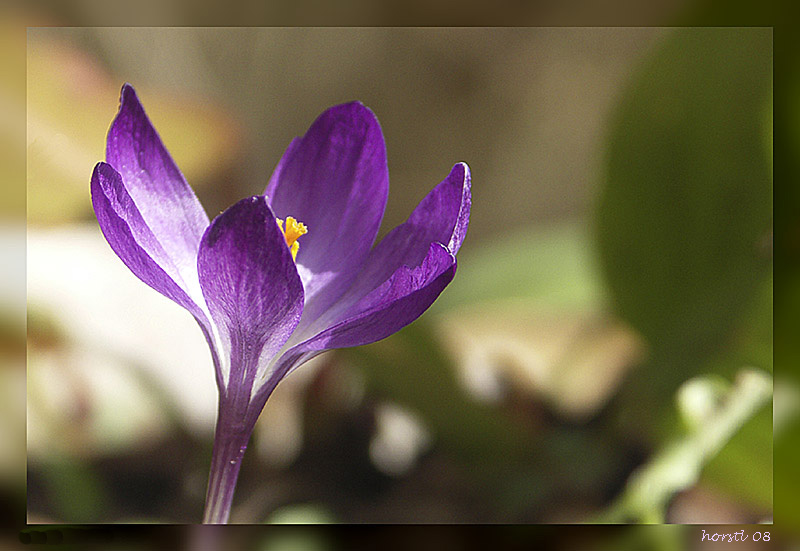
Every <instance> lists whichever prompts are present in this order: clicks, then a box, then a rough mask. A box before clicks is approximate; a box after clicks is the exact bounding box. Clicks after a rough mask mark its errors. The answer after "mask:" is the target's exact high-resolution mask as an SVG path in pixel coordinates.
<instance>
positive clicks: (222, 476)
mask: <svg viewBox="0 0 800 551" xmlns="http://www.w3.org/2000/svg"><path fill="white" fill-rule="evenodd" d="M227 425H228V424H227V423H226V422H225V419H224V418H223V417H222V416H220V418H219V420H218V421H217V428H216V434H215V436H214V451H213V452H212V454H211V470H210V472H209V475H208V490H207V491H206V509H205V513H204V514H203V523H205V524H226V523H227V522H228V516H229V515H230V512H231V503H232V502H233V492H234V490H235V489H236V480H237V478H238V477H239V468H240V467H241V465H242V458H243V457H244V452H245V450H246V449H247V441H248V440H249V439H250V433H251V432H252V431H251V430H241V429H239V430H236V429H232V428H231V427H229V426H227Z"/></svg>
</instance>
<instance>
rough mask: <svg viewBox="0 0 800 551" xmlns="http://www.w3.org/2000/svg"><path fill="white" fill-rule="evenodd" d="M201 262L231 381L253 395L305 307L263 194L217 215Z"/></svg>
mask: <svg viewBox="0 0 800 551" xmlns="http://www.w3.org/2000/svg"><path fill="white" fill-rule="evenodd" d="M197 267H198V271H199V274H200V286H201V287H202V289H203V295H204V296H205V299H206V303H207V304H208V308H209V310H210V312H211V317H212V319H213V320H214V322H215V324H216V325H217V327H218V328H219V332H220V339H221V343H222V347H223V349H225V352H227V354H226V357H227V358H230V366H229V376H228V385H226V386H228V388H230V385H231V384H237V385H239V386H244V387H246V388H247V389H248V390H247V395H248V397H249V388H250V386H251V385H252V383H253V380H254V378H255V376H256V373H257V371H258V369H259V366H260V365H264V364H265V363H266V362H268V361H269V360H270V359H272V356H274V355H275V353H277V351H278V350H279V349H280V348H281V346H283V344H284V343H285V342H286V340H287V339H288V338H289V336H290V335H291V333H292V331H293V330H294V328H295V327H296V325H297V322H298V321H299V320H300V315H301V313H302V311H303V285H302V283H301V281H300V277H299V276H298V274H297V269H296V268H295V265H294V262H293V260H292V255H291V253H290V252H289V248H288V247H287V246H286V241H285V239H284V236H283V233H282V232H281V231H280V228H279V227H278V224H277V222H276V220H275V217H274V215H273V214H272V211H271V210H270V208H269V207H268V206H267V203H266V200H265V199H264V197H263V196H258V197H251V198H249V199H243V200H241V201H239V202H238V203H236V204H235V205H233V206H232V207H230V208H229V209H227V210H226V211H225V212H223V213H222V214H220V215H219V216H217V217H216V218H215V219H214V221H213V222H212V223H211V225H210V226H209V227H208V230H206V232H205V234H204V235H203V239H202V241H201V243H200V252H199V255H198V261H197ZM259 358H261V360H259ZM235 390H236V391H238V390H240V389H239V388H237V389H235Z"/></svg>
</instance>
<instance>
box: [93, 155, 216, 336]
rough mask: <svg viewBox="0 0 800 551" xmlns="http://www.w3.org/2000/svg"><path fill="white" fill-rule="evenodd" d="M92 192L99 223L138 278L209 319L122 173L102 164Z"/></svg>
mask: <svg viewBox="0 0 800 551" xmlns="http://www.w3.org/2000/svg"><path fill="white" fill-rule="evenodd" d="M91 190H92V205H93V206H94V211H95V214H96V215H97V222H98V224H99V225H100V229H101V230H102V232H103V235H104V236H105V238H106V240H107V241H108V244H109V245H111V248H112V249H113V250H114V252H115V253H117V256H119V257H120V259H122V261H123V262H124V263H125V265H126V266H127V267H128V268H129V269H130V270H131V271H132V272H133V273H134V274H135V275H136V277H138V278H139V279H141V280H142V281H144V282H145V283H147V284H148V285H149V286H150V287H152V288H153V289H155V290H156V291H158V292H159V293H161V294H163V295H164V296H166V297H167V298H169V299H171V300H173V301H175V302H177V303H178V304H180V305H181V306H183V307H184V308H186V309H187V310H189V311H190V312H191V313H192V314H193V315H194V316H195V317H198V318H202V319H203V320H205V319H206V317H205V315H204V314H203V312H202V310H201V309H200V308H199V307H198V305H197V304H196V303H195V300H193V299H192V298H190V296H189V293H190V287H189V285H187V284H186V282H185V281H183V279H182V278H181V274H180V272H179V270H178V267H177V266H176V265H175V263H174V262H173V260H172V258H171V257H170V256H169V255H168V254H167V252H166V251H165V250H164V248H163V247H162V245H161V243H160V242H159V240H158V239H157V238H156V236H155V235H154V234H153V232H152V231H151V230H150V227H149V226H148V225H147V224H146V223H145V221H144V219H143V217H142V215H141V213H140V212H139V209H138V208H137V205H136V204H135V203H134V202H133V199H132V198H131V196H130V194H129V193H128V190H127V189H126V188H125V186H124V184H123V182H122V177H121V176H120V175H119V173H118V172H117V171H116V170H114V168H113V167H112V166H111V165H108V164H106V163H98V164H97V166H95V168H94V172H92V182H91ZM206 323H207V322H206Z"/></svg>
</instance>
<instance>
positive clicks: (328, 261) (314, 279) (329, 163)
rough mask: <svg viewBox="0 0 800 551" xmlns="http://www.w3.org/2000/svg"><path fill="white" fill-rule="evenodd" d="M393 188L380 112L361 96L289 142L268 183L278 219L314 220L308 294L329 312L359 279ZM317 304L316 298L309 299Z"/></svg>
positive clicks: (306, 247) (305, 254)
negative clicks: (319, 295) (360, 100)
mask: <svg viewBox="0 0 800 551" xmlns="http://www.w3.org/2000/svg"><path fill="white" fill-rule="evenodd" d="M388 190H389V175H388V169H387V165H386V147H385V144H384V141H383V134H382V133H381V128H380V125H379V124H378V121H377V119H376V118H375V115H374V114H373V113H372V112H371V111H370V110H369V109H367V108H366V107H364V106H363V105H362V104H360V103H358V102H353V103H347V104H344V105H338V106H336V107H332V108H330V109H328V110H327V111H325V112H324V113H323V114H322V115H320V116H319V118H317V120H316V121H314V123H313V124H312V125H311V127H310V128H309V130H308V132H306V134H305V135H304V136H303V137H302V138H297V139H295V140H294V141H292V143H291V144H290V146H289V147H288V148H287V150H286V153H285V154H284V156H283V158H282V159H281V161H280V163H279V164H278V166H277V167H276V169H275V172H274V173H273V175H272V178H271V179H270V182H269V185H268V186H267V189H266V192H265V193H266V195H267V197H268V200H269V201H270V205H271V207H272V209H273V211H274V212H275V214H276V216H278V217H279V218H286V217H287V216H293V217H294V218H296V219H297V220H299V221H301V222H303V223H304V224H305V225H306V226H307V227H308V234H306V235H304V236H303V237H302V238H301V239H300V241H299V243H300V251H299V253H298V255H297V264H298V269H299V270H300V273H301V276H302V277H303V283H304V286H305V292H306V301H307V302H310V301H311V299H312V298H313V297H314V296H315V295H317V293H319V292H320V290H321V289H322V288H326V287H327V288H326V291H325V293H324V297H322V300H324V301H325V302H326V303H327V304H326V305H323V306H319V305H317V306H316V307H315V308H314V310H316V311H322V310H325V309H327V305H329V303H330V302H331V301H333V300H335V299H336V298H338V296H339V295H341V293H342V292H343V291H344V290H345V289H346V288H347V287H349V285H350V283H352V280H353V278H354V277H355V275H356V273H355V272H356V270H357V269H358V267H360V266H361V263H362V261H363V260H364V258H365V257H366V255H367V253H368V251H369V249H370V247H371V246H372V243H373V242H374V240H375V236H376V235H377V233H378V227H379V226H380V222H381V218H382V217H383V211H384V209H385V207H386V198H387V195H388ZM307 306H310V305H307Z"/></svg>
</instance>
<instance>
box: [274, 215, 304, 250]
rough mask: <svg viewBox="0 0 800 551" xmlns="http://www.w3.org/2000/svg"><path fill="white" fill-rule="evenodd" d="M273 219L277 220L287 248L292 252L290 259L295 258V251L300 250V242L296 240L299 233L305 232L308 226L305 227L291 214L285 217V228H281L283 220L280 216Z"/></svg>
mask: <svg viewBox="0 0 800 551" xmlns="http://www.w3.org/2000/svg"><path fill="white" fill-rule="evenodd" d="M275 220H277V221H278V227H279V228H280V229H281V231H282V232H283V236H284V238H285V239H286V244H287V245H288V246H289V250H290V251H291V253H292V259H294V260H297V251H299V250H300V243H298V242H297V239H298V238H299V237H300V236H301V235H305V234H307V233H308V228H306V225H305V224H303V223H302V222H298V221H297V220H295V219H294V218H293V217H291V216H287V217H286V230H284V229H283V220H281V219H280V218H276V219H275Z"/></svg>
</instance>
